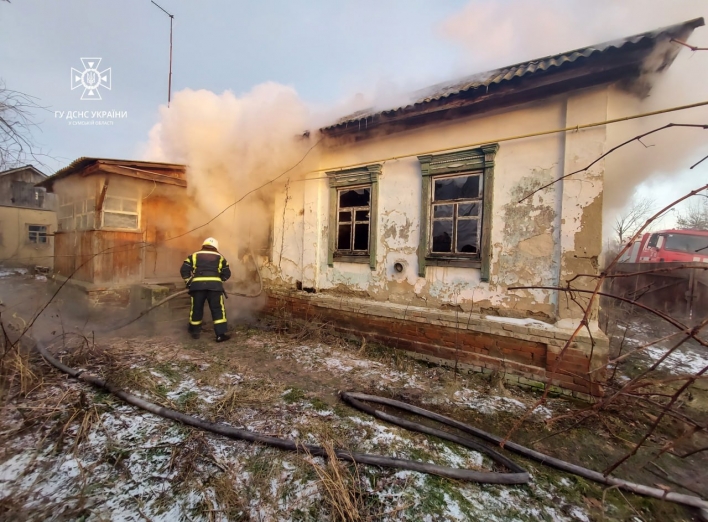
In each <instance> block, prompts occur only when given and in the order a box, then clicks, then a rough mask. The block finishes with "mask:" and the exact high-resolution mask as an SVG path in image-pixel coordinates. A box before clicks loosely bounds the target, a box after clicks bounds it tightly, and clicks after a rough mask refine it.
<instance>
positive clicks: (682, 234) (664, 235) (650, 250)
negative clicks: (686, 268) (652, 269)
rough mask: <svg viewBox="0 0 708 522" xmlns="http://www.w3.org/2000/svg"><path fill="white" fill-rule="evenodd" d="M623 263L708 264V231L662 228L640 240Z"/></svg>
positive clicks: (623, 259)
mask: <svg viewBox="0 0 708 522" xmlns="http://www.w3.org/2000/svg"><path fill="white" fill-rule="evenodd" d="M619 261H620V263H708V230H680V229H672V230H659V231H658V232H650V233H647V234H644V235H643V236H641V237H640V238H639V239H637V240H636V241H635V242H634V243H633V244H632V247H631V248H629V249H628V250H627V251H626V252H625V253H624V255H623V256H622V257H621V258H620V260H619Z"/></svg>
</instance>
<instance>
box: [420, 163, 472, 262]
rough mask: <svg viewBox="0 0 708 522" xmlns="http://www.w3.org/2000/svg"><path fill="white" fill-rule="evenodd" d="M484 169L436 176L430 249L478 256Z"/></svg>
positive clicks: (433, 251)
mask: <svg viewBox="0 0 708 522" xmlns="http://www.w3.org/2000/svg"><path fill="white" fill-rule="evenodd" d="M482 179H483V174H482V173H481V172H477V173H472V174H466V175H463V176H454V177H436V178H434V179H433V185H432V186H433V197H432V209H431V216H432V220H433V225H432V227H431V234H430V235H431V237H430V245H431V248H430V252H431V254H433V255H435V254H449V253H454V254H457V255H461V256H468V257H470V258H472V257H474V258H479V233H480V226H479V225H480V221H481V217H482Z"/></svg>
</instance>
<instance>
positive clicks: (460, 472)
mask: <svg viewBox="0 0 708 522" xmlns="http://www.w3.org/2000/svg"><path fill="white" fill-rule="evenodd" d="M35 347H36V349H37V351H38V352H39V353H40V355H41V356H42V357H43V358H44V359H45V360H46V361H47V362H48V363H49V364H51V365H52V366H54V367H55V368H57V369H59V370H61V371H62V372H64V373H66V374H68V375H70V376H71V377H74V378H75V379H78V380H80V381H83V382H86V383H88V384H91V385H93V386H96V387H98V388H102V389H104V390H106V391H108V392H110V393H112V394H113V395H115V396H116V397H118V398H120V399H122V400H123V401H125V402H127V403H128V404H132V405H133V406H137V407H138V408H142V409H143V410H146V411H149V412H150V413H154V414H155V415H159V416H160V417H164V418H166V419H171V420H174V421H177V422H181V423H182V424H186V425H188V426H193V427H195V428H199V429H201V430H205V431H210V432H212V433H216V434H219V435H223V436H225V437H228V438H230V439H235V440H244V441H247V442H256V443H259V444H264V445H266V446H271V447H274V448H279V449H282V450H287V451H295V452H302V453H309V454H311V455H314V456H319V457H326V456H327V450H326V449H325V448H323V447H321V446H314V445H312V444H303V443H300V442H297V441H294V440H289V439H281V438H277V437H270V436H268V435H264V434H262V433H257V432H254V431H250V430H243V429H238V428H233V427H231V426H227V425H225V424H219V423H214V422H209V421H206V420H202V419H199V418H197V417H193V416H192V415H186V414H184V413H181V412H179V411H176V410H173V409H170V408H165V407H163V406H159V405H157V404H154V403H152V402H149V401H146V400H144V399H141V398H140V397H137V396H136V395H133V394H132V393H128V392H126V391H124V390H121V389H120V388H117V387H116V386H114V385H112V384H111V383H109V382H107V381H106V380H104V379H101V378H100V377H98V376H96V375H92V374H90V373H87V372H83V371H81V370H77V369H74V368H71V367H69V366H67V365H65V364H63V363H62V362H61V361H59V360H58V359H56V358H55V357H54V356H53V355H52V354H50V353H49V352H48V351H47V349H46V348H45V347H44V346H43V345H42V344H41V343H40V342H36V343H35ZM417 426H418V427H419V428H420V429H418V430H416V431H420V432H422V433H427V431H426V430H429V428H427V427H426V426H422V425H417ZM413 429H415V428H413ZM440 433H441V436H442V438H446V439H447V440H450V441H453V442H457V443H459V444H462V445H464V446H466V447H468V448H472V449H475V450H476V451H480V452H482V453H484V454H486V455H488V456H489V457H490V458H491V459H493V460H494V461H495V462H497V463H500V464H503V465H504V466H507V467H509V468H510V469H511V470H512V471H513V472H512V473H497V472H482V471H474V470H469V469H459V468H451V467H447V466H438V465H436V464H428V463H424V462H418V461H414V460H408V459H397V458H392V457H384V456H382V455H371V454H368V453H353V452H350V451H346V450H341V449H337V450H335V454H336V455H337V458H339V459H341V460H345V461H349V462H356V463H358V464H368V465H371V466H379V467H384V468H395V469H406V470H410V471H417V472H420V473H429V474H432V475H439V476H441V477H445V478H450V479H456V480H466V481H469V482H480V483H485V484H526V483H527V482H529V480H530V477H529V474H528V473H527V472H526V471H525V470H524V469H523V468H521V467H519V466H518V465H517V464H515V463H514V462H512V461H511V460H509V459H507V458H506V457H504V456H502V455H500V454H498V453H497V452H495V451H494V450H492V449H489V448H487V447H485V446H481V445H479V444H478V443H476V442H475V441H473V440H471V439H468V438H465V437H458V436H454V435H451V434H447V433H445V432H440Z"/></svg>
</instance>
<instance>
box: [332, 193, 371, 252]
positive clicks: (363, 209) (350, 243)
mask: <svg viewBox="0 0 708 522" xmlns="http://www.w3.org/2000/svg"><path fill="white" fill-rule="evenodd" d="M337 200H338V201H337V253H338V254H344V255H364V254H368V253H369V217H370V214H371V185H369V186H365V187H352V188H345V189H339V190H338V191H337Z"/></svg>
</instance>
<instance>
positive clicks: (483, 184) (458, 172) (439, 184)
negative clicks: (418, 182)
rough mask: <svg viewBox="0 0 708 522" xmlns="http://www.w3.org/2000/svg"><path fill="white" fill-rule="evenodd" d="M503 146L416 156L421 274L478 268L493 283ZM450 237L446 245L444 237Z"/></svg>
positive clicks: (484, 277)
mask: <svg viewBox="0 0 708 522" xmlns="http://www.w3.org/2000/svg"><path fill="white" fill-rule="evenodd" d="M498 150H499V145H497V144H493V145H485V146H483V147H480V148H476V149H469V150H465V151H460V152H453V153H449V154H438V155H434V156H433V155H425V156H418V160H419V161H420V167H421V174H422V201H421V218H420V223H421V227H420V246H419V248H418V274H419V275H420V276H421V277H425V270H426V267H427V266H457V267H466V268H478V269H480V272H481V280H482V281H489V269H490V263H491V217H492V195H493V193H494V158H495V156H496V153H497V151H498ZM445 232H447V236H449V240H448V241H442V238H443V237H444V236H445Z"/></svg>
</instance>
